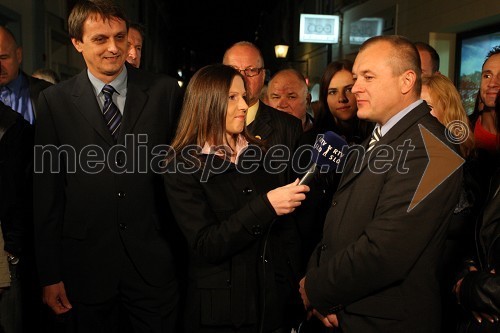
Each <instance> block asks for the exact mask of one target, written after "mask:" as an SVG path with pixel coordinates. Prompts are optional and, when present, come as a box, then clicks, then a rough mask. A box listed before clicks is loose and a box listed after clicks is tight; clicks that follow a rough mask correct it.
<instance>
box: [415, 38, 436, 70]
mask: <svg viewBox="0 0 500 333" xmlns="http://www.w3.org/2000/svg"><path fill="white" fill-rule="evenodd" d="M414 44H415V47H416V48H417V50H418V54H419V55H420V68H421V69H422V76H432V75H434V74H436V73H439V54H438V53H437V51H436V49H435V48H433V47H432V46H430V45H429V44H427V43H424V42H416V43H414Z"/></svg>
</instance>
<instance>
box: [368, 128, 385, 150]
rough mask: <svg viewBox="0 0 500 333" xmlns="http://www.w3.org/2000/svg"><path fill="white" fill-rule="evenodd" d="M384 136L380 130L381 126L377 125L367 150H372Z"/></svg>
mask: <svg viewBox="0 0 500 333" xmlns="http://www.w3.org/2000/svg"><path fill="white" fill-rule="evenodd" d="M381 137H382V132H381V130H380V126H378V125H377V126H376V127H375V130H374V131H373V133H372V136H371V138H370V142H369V143H368V149H367V150H366V151H370V150H372V149H373V147H375V144H376V143H377V142H378V141H379V140H380V138H381Z"/></svg>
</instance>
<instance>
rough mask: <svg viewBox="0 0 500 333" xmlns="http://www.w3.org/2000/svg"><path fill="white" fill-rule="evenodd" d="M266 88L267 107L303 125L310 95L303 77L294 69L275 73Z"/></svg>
mask: <svg viewBox="0 0 500 333" xmlns="http://www.w3.org/2000/svg"><path fill="white" fill-rule="evenodd" d="M267 86H268V87H267V99H268V103H269V105H270V106H272V107H273V108H275V109H278V110H280V111H284V112H286V113H289V114H291V115H293V116H295V117H297V118H299V119H300V120H301V121H302V124H303V125H305V123H306V111H307V107H308V105H309V103H310V101H311V95H310V94H309V90H308V88H307V83H306V80H305V78H304V76H303V75H302V74H301V73H300V72H298V71H296V70H295V69H284V70H281V71H279V72H278V73H276V74H275V75H274V76H273V77H272V78H271V81H269V84H268V85H267Z"/></svg>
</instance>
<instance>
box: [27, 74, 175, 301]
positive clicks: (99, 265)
mask: <svg viewBox="0 0 500 333" xmlns="http://www.w3.org/2000/svg"><path fill="white" fill-rule="evenodd" d="M127 70H128V79H127V98H126V103H125V109H124V112H123V118H122V124H121V128H120V134H119V137H118V145H117V146H114V142H113V137H112V136H111V134H110V131H109V129H108V128H107V126H106V123H105V121H104V118H103V115H102V112H101V110H100V108H99V105H98V102H97V99H96V96H95V94H94V91H93V87H92V85H91V83H90V81H89V79H88V75H87V71H86V70H84V71H83V72H81V73H80V74H79V75H77V76H76V77H74V78H72V79H69V80H67V81H64V82H61V83H60V84H58V85H55V86H52V87H50V88H48V89H46V90H45V91H43V92H42V93H41V95H40V103H39V107H38V118H37V128H36V135H35V140H36V144H37V145H42V146H44V145H53V147H56V148H57V147H59V148H61V147H63V149H66V150H67V151H68V152H69V153H68V155H67V156H66V157H61V158H60V159H59V160H61V161H60V163H59V164H58V163H55V164H53V167H54V168H55V166H59V167H60V170H59V171H57V172H50V170H49V166H50V162H51V158H50V154H48V153H47V152H46V151H45V153H42V152H41V151H42V150H41V149H38V150H37V152H36V156H35V176H34V209H35V231H36V233H35V234H36V239H35V240H36V251H37V260H38V267H39V272H40V280H41V283H42V285H49V284H54V283H57V282H59V281H63V282H64V284H65V287H66V290H67V292H68V293H69V297H70V300H71V299H73V300H76V301H83V302H97V301H99V300H104V299H109V297H110V296H111V295H113V293H114V292H115V291H116V290H117V284H118V281H119V278H120V269H119V268H120V262H119V261H120V260H119V259H120V258H123V254H124V250H125V251H126V253H127V254H128V256H129V257H130V259H131V260H132V262H133V263H134V265H135V266H136V268H137V270H138V271H139V273H140V274H141V275H142V276H143V278H144V279H145V280H146V281H147V282H148V283H150V284H151V285H155V286H165V285H166V284H167V283H169V282H171V281H172V279H173V278H174V272H173V267H172V254H171V251H170V249H169V245H168V243H167V241H166V239H165V238H164V236H163V235H162V228H164V223H165V222H166V221H165V220H164V217H165V211H164V209H165V206H166V201H165V195H164V189H163V183H162V180H161V177H160V175H158V174H157V173H155V172H153V171H152V170H151V166H150V162H152V160H153V159H155V158H156V163H159V161H160V160H161V158H162V157H161V156H153V154H154V152H153V153H152V152H151V149H152V148H153V147H154V146H158V145H161V144H166V143H167V142H166V140H167V138H168V137H169V136H171V131H172V129H171V128H170V126H171V125H170V124H172V115H173V114H174V110H173V107H174V105H175V103H176V98H177V95H178V90H179V87H178V86H177V83H176V82H175V81H174V80H173V79H171V78H169V77H166V76H156V75H153V74H149V73H146V72H143V71H141V70H137V69H135V68H132V67H131V66H127ZM126 134H127V136H128V137H127V140H126V139H125V135H126ZM121 145H124V146H121ZM49 150H50V149H49ZM55 150H57V149H55V148H54V149H52V152H53V155H54V156H56V157H60V156H57V152H55V153H54V151H55ZM119 150H121V151H120V152H118V151H119ZM95 152H97V153H95ZM94 153H95V154H97V155H93V154H94ZM156 154H159V152H158V151H157V152H156ZM61 156H64V154H62V155H61ZM75 156H76V163H75ZM96 156H97V157H96ZM55 160H56V162H57V160H58V158H55ZM95 161H101V162H103V163H101V162H97V163H95ZM75 164H76V165H75ZM153 164H154V163H153ZM42 166H43V168H42ZM125 170H128V171H126V172H124V171H125ZM168 222H171V221H168Z"/></svg>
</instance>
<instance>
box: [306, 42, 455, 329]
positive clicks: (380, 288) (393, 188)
mask: <svg viewBox="0 0 500 333" xmlns="http://www.w3.org/2000/svg"><path fill="white" fill-rule="evenodd" d="M353 74H354V78H355V84H354V86H353V88H352V92H353V93H354V94H355V95H356V99H357V104H358V113H357V114H358V117H359V118H361V119H367V120H370V121H373V122H376V123H377V126H376V128H375V130H374V133H373V134H372V138H371V139H368V140H365V142H364V146H363V147H364V148H366V150H367V153H366V154H358V155H356V154H354V153H351V154H348V157H347V159H346V162H345V165H344V167H345V168H344V172H343V174H342V178H341V180H340V184H339V187H338V190H337V192H336V193H335V195H334V197H333V201H332V205H331V207H330V210H329V212H328V214H327V217H326V221H325V226H324V230H323V239H322V241H321V242H320V244H319V245H318V247H317V251H315V252H314V255H313V256H312V258H311V260H310V264H309V270H308V272H307V274H306V277H305V278H304V279H303V280H302V281H301V295H302V299H303V302H304V305H305V306H306V307H307V308H308V309H310V310H311V311H313V312H314V313H315V314H316V315H317V317H319V318H320V319H321V320H322V321H323V323H324V324H325V325H326V326H329V327H332V326H340V328H341V329H342V332H344V333H350V332H385V333H387V332H394V333H396V332H397V333H401V332H405V333H408V332H426V333H430V332H436V333H437V332H439V330H440V300H439V298H440V294H439V284H438V276H437V275H438V274H437V266H438V263H439V258H440V254H441V251H442V248H443V245H444V241H445V236H446V228H447V225H448V221H449V220H450V217H451V215H452V213H453V209H454V207H455V205H456V203H457V200H458V195H459V193H460V191H459V189H460V184H461V179H462V172H461V169H460V165H461V164H460V162H459V163H456V167H455V168H453V169H452V170H451V171H450V172H449V173H448V174H446V175H444V176H443V177H442V179H440V180H439V181H436V180H434V182H433V181H428V179H427V178H426V176H428V175H431V176H436V175H438V174H439V172H438V171H437V170H436V169H435V166H433V168H428V169H427V170H426V168H427V166H428V164H429V166H431V164H430V163H429V157H432V159H433V161H435V162H436V163H437V164H438V166H439V168H441V166H442V165H449V164H452V162H450V161H449V160H447V159H446V158H442V157H441V155H442V154H441V151H439V152H437V153H436V151H433V150H429V149H431V148H432V147H428V148H429V149H426V143H425V142H424V140H427V138H428V137H427V136H426V135H427V134H429V135H428V136H429V137H432V138H434V139H435V140H436V141H439V140H440V141H441V143H442V145H441V144H438V146H439V147H441V148H443V149H444V150H446V151H447V152H448V153H449V154H451V156H453V157H454V156H455V152H454V150H456V148H449V146H452V145H451V144H450V143H447V141H446V138H445V129H444V127H443V126H442V125H441V124H440V123H439V122H438V121H437V120H436V119H435V118H434V117H433V116H432V115H431V114H430V113H429V107H428V106H427V104H426V103H425V102H423V101H422V100H420V99H419V96H420V89H421V73H420V60H419V55H418V52H417V50H416V48H415V46H413V44H412V43H411V42H410V41H408V40H407V39H406V38H404V37H401V36H378V37H374V38H371V39H369V40H368V41H366V42H365V43H364V44H363V45H362V47H361V49H360V52H359V54H358V56H357V57H356V61H355V63H354V67H353ZM432 138H431V139H432ZM363 147H362V148H363ZM434 149H437V148H434ZM358 152H359V150H358ZM398 155H399V157H398ZM391 156H392V163H391V162H388V161H390V160H391V158H390V157H391ZM447 156H448V157H449V156H450V155H447ZM359 157H363V160H362V161H357V159H359ZM448 157H447V158H448ZM435 159H437V160H435ZM357 162H360V163H357ZM441 169H442V168H441ZM457 169H458V171H457ZM424 171H426V176H424ZM422 184H424V185H427V186H426V188H427V189H430V190H428V191H427V192H425V195H423V196H421V195H420V194H421V193H422V192H421V190H422V188H419V186H420V185H422ZM417 194H418V195H417ZM417 197H418V198H420V201H417V202H415V200H416V198H417Z"/></svg>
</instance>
